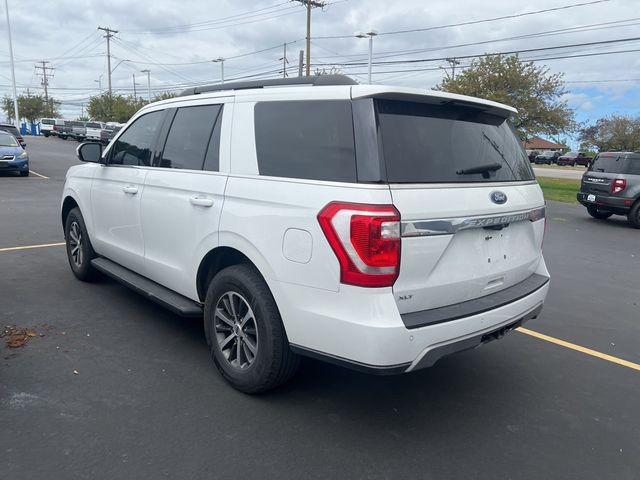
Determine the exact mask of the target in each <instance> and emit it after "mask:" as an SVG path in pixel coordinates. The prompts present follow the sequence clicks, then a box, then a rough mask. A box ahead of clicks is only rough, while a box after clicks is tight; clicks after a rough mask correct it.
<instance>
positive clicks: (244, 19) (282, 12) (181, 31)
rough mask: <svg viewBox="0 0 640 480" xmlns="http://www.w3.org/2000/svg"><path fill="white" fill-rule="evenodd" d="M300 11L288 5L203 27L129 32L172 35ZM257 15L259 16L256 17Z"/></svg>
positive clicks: (250, 21)
mask: <svg viewBox="0 0 640 480" xmlns="http://www.w3.org/2000/svg"><path fill="white" fill-rule="evenodd" d="M296 13H298V10H297V9H296V8H295V7H287V8H283V9H281V10H279V11H273V12H266V14H264V15H262V14H260V15H251V16H246V17H244V18H238V19H237V20H235V21H233V22H228V23H221V24H214V25H211V26H203V27H195V28H187V29H176V30H171V29H166V30H157V31H153V32H137V33H136V32H129V33H134V34H149V35H171V34H176V33H186V32H204V31H208V30H221V29H225V28H230V27H238V26H241V25H248V24H251V23H257V22H264V21H266V20H273V19H275V18H279V17H284V16H286V15H293V14H296ZM256 17H257V18H256Z"/></svg>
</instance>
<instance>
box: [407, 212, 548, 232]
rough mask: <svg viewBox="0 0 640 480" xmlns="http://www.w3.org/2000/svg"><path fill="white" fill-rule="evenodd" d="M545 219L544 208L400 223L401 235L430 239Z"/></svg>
mask: <svg viewBox="0 0 640 480" xmlns="http://www.w3.org/2000/svg"><path fill="white" fill-rule="evenodd" d="M544 217H545V207H539V208H534V209H531V210H524V211H519V212H509V213H506V214H502V215H478V216H475V217H455V218H438V219H433V220H413V221H406V222H402V226H401V235H402V237H404V238H407V237H430V236H434V235H453V234H454V233H457V232H459V231H461V230H469V229H472V228H487V227H500V226H507V225H509V224H510V223H515V222H524V221H527V220H528V221H530V222H535V221H536V220H540V219H542V218H544Z"/></svg>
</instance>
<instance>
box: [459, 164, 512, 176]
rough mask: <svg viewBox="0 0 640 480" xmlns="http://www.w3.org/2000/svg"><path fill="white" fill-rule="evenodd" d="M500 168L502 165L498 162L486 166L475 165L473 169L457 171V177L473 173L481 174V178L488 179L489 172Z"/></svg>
mask: <svg viewBox="0 0 640 480" xmlns="http://www.w3.org/2000/svg"><path fill="white" fill-rule="evenodd" d="M501 168H502V165H501V164H499V163H498V162H493V163H487V164H486V165H477V166H475V167H469V168H464V169H460V170H457V171H456V173H457V174H458V175H471V174H474V173H481V174H482V176H483V178H489V174H490V173H491V172H496V171H498V170H500V169H501Z"/></svg>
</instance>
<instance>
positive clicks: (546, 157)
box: [534, 151, 562, 165]
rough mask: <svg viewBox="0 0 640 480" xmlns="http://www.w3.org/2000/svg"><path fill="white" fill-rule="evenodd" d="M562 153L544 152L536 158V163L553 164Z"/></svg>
mask: <svg viewBox="0 0 640 480" xmlns="http://www.w3.org/2000/svg"><path fill="white" fill-rule="evenodd" d="M560 155H562V152H552V151H547V152H542V153H541V154H540V155H538V156H537V157H536V159H535V160H534V161H535V163H536V164H541V163H544V164H546V165H551V164H552V163H556V162H557V161H558V157H559V156H560Z"/></svg>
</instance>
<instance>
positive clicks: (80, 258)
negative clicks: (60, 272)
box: [64, 207, 99, 282]
mask: <svg viewBox="0 0 640 480" xmlns="http://www.w3.org/2000/svg"><path fill="white" fill-rule="evenodd" d="M64 238H65V241H66V244H67V259H68V260H69V266H70V267H71V271H72V272H73V274H74V275H75V276H76V278H77V279H78V280H82V281H83V282H90V281H93V280H95V279H96V278H98V277H99V272H98V271H97V270H96V269H95V268H93V266H92V265H91V260H92V259H93V258H95V257H96V253H95V252H94V251H93V247H92V246H91V240H89V234H88V233H87V227H86V226H85V224H84V218H82V213H80V209H79V208H77V207H76V208H74V209H72V210H71V211H70V212H69V214H68V215H67V218H66V220H65V222H64ZM78 243H79V248H78V249H77V250H75V247H76V246H78Z"/></svg>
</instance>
